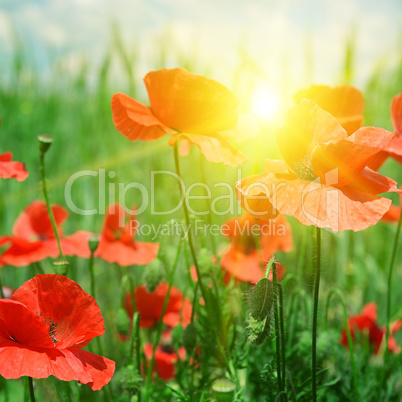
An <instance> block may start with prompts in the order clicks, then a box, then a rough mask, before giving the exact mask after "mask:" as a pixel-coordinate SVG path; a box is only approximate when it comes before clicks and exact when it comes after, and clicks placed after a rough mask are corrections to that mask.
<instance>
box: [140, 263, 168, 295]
mask: <svg viewBox="0 0 402 402" xmlns="http://www.w3.org/2000/svg"><path fill="white" fill-rule="evenodd" d="M164 276H165V269H164V267H163V263H162V261H161V260H160V259H158V258H157V259H155V260H153V261H152V262H151V263H150V264H149V265H148V266H147V267H146V268H145V272H144V277H143V279H144V282H145V286H146V288H147V291H148V292H149V293H152V292H154V291H155V289H156V288H157V287H158V285H159V282H161V281H162V280H163V278H164Z"/></svg>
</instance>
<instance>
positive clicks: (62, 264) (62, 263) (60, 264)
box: [53, 258, 70, 275]
mask: <svg viewBox="0 0 402 402" xmlns="http://www.w3.org/2000/svg"><path fill="white" fill-rule="evenodd" d="M53 265H54V269H55V271H56V274H58V275H66V273H67V271H68V267H69V265H70V263H69V262H68V261H67V260H65V259H64V258H58V259H57V260H54V261H53Z"/></svg>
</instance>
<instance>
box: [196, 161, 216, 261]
mask: <svg viewBox="0 0 402 402" xmlns="http://www.w3.org/2000/svg"><path fill="white" fill-rule="evenodd" d="M199 157H200V168H201V180H202V181H203V183H204V184H205V185H206V186H207V176H206V174H205V163H204V157H203V155H202V154H201V153H200V155H199ZM203 189H204V190H205V196H206V197H205V200H206V205H207V207H208V213H207V222H208V225H209V227H210V228H211V227H212V218H211V201H210V198H209V197H208V193H207V191H206V188H205V187H203ZM208 232H209V237H210V239H211V246H212V252H213V254H214V256H216V253H217V248H216V242H215V237H214V235H213V234H212V232H211V230H209V231H208Z"/></svg>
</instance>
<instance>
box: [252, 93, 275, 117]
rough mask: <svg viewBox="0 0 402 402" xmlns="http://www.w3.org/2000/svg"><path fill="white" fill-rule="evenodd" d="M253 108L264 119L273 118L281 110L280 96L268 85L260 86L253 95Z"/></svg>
mask: <svg viewBox="0 0 402 402" xmlns="http://www.w3.org/2000/svg"><path fill="white" fill-rule="evenodd" d="M250 107H251V110H252V111H253V112H254V113H255V114H256V115H257V116H258V117H259V118H260V119H262V120H271V119H272V118H273V117H274V116H275V115H276V114H277V112H278V111H279V108H280V97H279V95H278V93H277V92H276V91H275V90H274V89H273V88H272V87H269V86H267V85H263V86H259V87H258V88H257V89H256V90H255V92H254V93H253V94H252V96H251V101H250Z"/></svg>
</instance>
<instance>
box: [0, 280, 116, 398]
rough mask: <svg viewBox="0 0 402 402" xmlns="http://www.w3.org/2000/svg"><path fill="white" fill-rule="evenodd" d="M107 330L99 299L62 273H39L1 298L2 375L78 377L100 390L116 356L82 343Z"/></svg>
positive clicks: (80, 380)
mask: <svg viewBox="0 0 402 402" xmlns="http://www.w3.org/2000/svg"><path fill="white" fill-rule="evenodd" d="M104 332H105V326H104V323H103V318H102V314H101V312H100V309H99V306H98V305H97V304H96V301H95V299H94V298H93V297H92V296H90V295H89V294H87V293H86V292H84V291H83V290H82V289H81V287H80V286H79V285H78V284H77V283H75V282H74V281H72V280H71V279H68V278H67V277H65V276H62V275H37V276H36V277H35V278H33V279H31V280H29V281H28V282H25V283H24V284H23V285H22V286H21V287H20V288H19V289H18V290H17V291H16V292H15V293H14V294H13V296H12V297H11V299H10V300H8V299H1V300H0V357H1V359H0V362H1V363H0V375H2V376H3V377H4V378H6V379H16V378H20V377H22V376H29V377H33V378H47V377H49V376H50V375H53V376H55V377H57V378H58V379H60V380H63V381H72V380H76V381H79V382H80V383H82V384H88V385H89V386H90V387H91V389H93V390H94V391H95V390H99V389H101V388H102V387H103V386H104V385H106V384H107V383H108V382H109V381H110V379H111V378H112V376H113V373H114V368H115V363H114V362H113V361H112V360H109V359H106V358H104V357H102V356H97V355H95V354H93V353H89V352H86V351H84V350H82V348H83V347H84V346H86V345H88V343H89V342H90V341H91V340H92V338H94V337H95V336H100V335H102V334H103V333H104Z"/></svg>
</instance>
